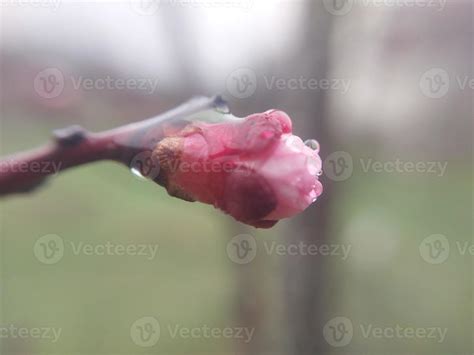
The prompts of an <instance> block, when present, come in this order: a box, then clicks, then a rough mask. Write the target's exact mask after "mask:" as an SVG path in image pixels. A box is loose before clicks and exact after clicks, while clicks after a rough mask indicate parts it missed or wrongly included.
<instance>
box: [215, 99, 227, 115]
mask: <svg viewBox="0 0 474 355" xmlns="http://www.w3.org/2000/svg"><path fill="white" fill-rule="evenodd" d="M214 109H215V110H216V111H217V112H219V113H230V108H229V106H228V105H227V102H226V101H224V100H223V99H222V98H221V97H217V98H216V101H215V103H214Z"/></svg>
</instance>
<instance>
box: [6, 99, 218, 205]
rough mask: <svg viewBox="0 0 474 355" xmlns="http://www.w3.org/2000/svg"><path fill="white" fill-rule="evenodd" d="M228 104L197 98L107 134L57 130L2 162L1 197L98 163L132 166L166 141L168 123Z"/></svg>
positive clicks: (74, 129) (69, 128)
mask: <svg viewBox="0 0 474 355" xmlns="http://www.w3.org/2000/svg"><path fill="white" fill-rule="evenodd" d="M225 105H226V104H225V102H224V101H223V100H222V98H221V97H220V96H215V97H210V98H209V97H196V98H193V99H191V100H189V101H188V102H186V103H184V104H182V105H180V106H178V107H177V108H175V109H173V110H171V111H168V112H165V113H163V114H161V115H159V116H156V117H153V118H150V119H147V120H144V121H140V122H136V123H131V124H128V125H125V126H121V127H118V128H115V129H112V130H109V131H105V132H100V133H91V132H88V131H86V130H85V129H83V128H82V127H79V126H71V127H68V128H65V129H60V130H56V131H54V132H53V138H54V140H53V142H51V143H48V144H46V145H44V146H42V147H39V148H36V149H33V150H30V151H27V152H22V153H17V154H14V155H11V156H7V157H4V158H2V159H1V160H0V196H4V195H8V194H12V193H26V192H30V191H32V190H34V189H35V188H36V187H38V186H40V185H41V183H42V182H43V181H44V180H45V179H46V178H47V177H48V176H50V175H54V174H57V173H58V172H60V171H63V170H65V169H68V168H72V167H75V166H79V165H83V164H87V163H91V162H95V161H99V160H113V161H117V162H120V163H122V164H124V165H126V166H128V167H130V164H131V162H132V159H133V158H134V157H135V156H136V155H137V154H139V153H140V152H143V151H146V150H147V149H150V150H151V149H153V147H154V146H155V145H156V144H157V143H158V142H159V141H160V140H161V139H162V138H164V136H165V134H166V133H165V127H166V126H169V125H167V123H170V124H172V125H178V126H179V125H182V124H183V123H184V122H185V119H186V117H188V116H190V115H193V114H195V113H198V112H200V111H205V110H209V109H212V108H219V107H223V106H225Z"/></svg>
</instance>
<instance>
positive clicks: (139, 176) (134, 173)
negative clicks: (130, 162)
mask: <svg viewBox="0 0 474 355" xmlns="http://www.w3.org/2000/svg"><path fill="white" fill-rule="evenodd" d="M130 171H131V173H132V174H133V175H135V176H136V177H138V178H139V179H141V180H146V178H145V177H144V176H143V175H142V173H141V172H140V170H139V169H138V168H135V167H133V168H131V169H130Z"/></svg>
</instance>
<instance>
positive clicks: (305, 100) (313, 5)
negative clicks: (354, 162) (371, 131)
mask: <svg viewBox="0 0 474 355" xmlns="http://www.w3.org/2000/svg"><path fill="white" fill-rule="evenodd" d="M306 6H307V11H306V12H305V13H306V19H305V21H303V23H302V29H303V31H305V32H304V35H303V38H302V41H301V46H302V48H301V50H300V51H297V53H298V52H299V53H300V57H299V58H293V63H296V65H295V64H293V65H295V66H297V68H296V70H299V71H301V70H302V71H304V73H305V75H308V76H309V77H310V78H316V79H323V78H329V77H330V50H331V49H330V47H331V34H332V28H333V21H334V19H333V18H334V16H332V15H330V14H329V13H328V12H327V11H325V9H324V7H323V5H322V3H321V2H319V1H308V2H307V3H306ZM301 54H302V55H301ZM300 94H301V95H299V97H298V99H297V101H298V105H299V106H298V109H299V111H300V112H302V113H304V115H306V120H305V122H304V123H303V124H298V127H297V129H301V128H304V130H302V131H301V132H297V133H302V134H304V136H306V138H313V137H314V138H316V139H317V140H318V141H319V143H320V145H321V154H322V159H323V160H324V157H325V156H327V155H328V154H329V153H330V152H331V151H332V149H333V148H332V147H333V144H332V140H331V135H330V131H329V127H328V116H329V114H328V110H327V102H328V96H329V95H328V91H327V90H301V91H300ZM303 125H304V127H303ZM322 182H323V185H324V193H323V195H322V196H321V197H320V198H319V199H318V201H317V202H316V203H315V204H314V205H313V206H311V207H310V208H309V209H308V210H307V211H306V212H305V213H303V214H301V215H300V216H297V217H296V218H293V219H292V221H291V226H290V228H291V229H290V231H289V232H290V233H288V234H287V236H288V237H287V242H288V243H292V244H293V243H299V242H304V243H306V244H316V245H320V244H322V243H330V231H329V228H330V225H329V223H330V217H331V215H330V210H331V203H332V201H333V198H332V191H331V190H332V186H331V181H330V180H329V179H327V178H324V176H323V178H322ZM323 259H324V258H321V257H318V256H299V257H289V258H288V264H287V268H286V270H287V275H286V287H285V289H286V296H287V312H288V315H287V316H288V327H289V329H288V330H289V337H288V338H289V339H288V340H289V344H288V346H289V349H288V350H289V351H288V353H290V354H305V355H307V354H316V353H319V352H320V351H323V350H324V349H325V348H326V346H325V345H326V343H325V341H324V339H323V337H322V328H323V325H324V321H325V309H326V307H325V299H324V292H325V290H327V289H328V284H329V282H328V279H327V271H326V270H325V263H324V260H323Z"/></svg>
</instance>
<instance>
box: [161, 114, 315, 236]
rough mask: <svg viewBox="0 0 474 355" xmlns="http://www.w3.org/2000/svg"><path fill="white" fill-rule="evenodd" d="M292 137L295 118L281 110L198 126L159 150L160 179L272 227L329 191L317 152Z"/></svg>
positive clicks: (178, 192) (174, 190) (173, 189)
mask: <svg viewBox="0 0 474 355" xmlns="http://www.w3.org/2000/svg"><path fill="white" fill-rule="evenodd" d="M291 132H292V124H291V119H290V117H288V115H287V114H285V113H284V112H282V111H277V110H271V111H267V112H265V113H259V114H253V115H250V116H248V117H246V118H245V119H244V120H242V121H239V122H224V123H215V124H210V123H204V122H192V123H190V124H188V125H187V126H186V127H185V128H184V129H183V130H181V131H180V132H178V133H177V134H175V135H173V136H170V137H168V138H165V139H164V140H162V141H161V142H160V143H159V144H158V145H157V147H156V149H155V152H154V156H156V157H157V159H159V163H160V166H161V172H160V177H159V179H158V182H160V183H161V184H162V185H164V186H165V187H166V188H167V190H168V192H169V193H170V194H171V195H174V196H177V197H180V198H183V199H186V200H191V201H200V202H203V203H208V204H212V205H214V206H215V207H217V208H219V209H221V210H223V211H224V212H226V213H228V214H230V215H231V216H233V217H234V218H235V219H237V220H238V221H241V222H244V223H247V224H249V225H252V226H255V227H261V228H269V227H271V226H273V225H274V224H275V223H276V222H277V221H278V220H280V219H282V218H287V217H291V216H293V215H295V214H297V213H299V212H301V211H303V210H305V209H306V208H307V207H308V206H309V205H310V204H311V203H313V202H314V201H315V200H316V198H317V197H318V196H319V195H321V193H322V190H323V188H322V185H321V183H320V182H319V180H318V176H319V175H320V174H321V159H320V157H319V155H318V150H316V149H312V148H310V147H308V146H306V145H305V144H304V143H303V141H302V140H301V139H300V138H299V137H297V136H295V135H293V134H292V133H291Z"/></svg>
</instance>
